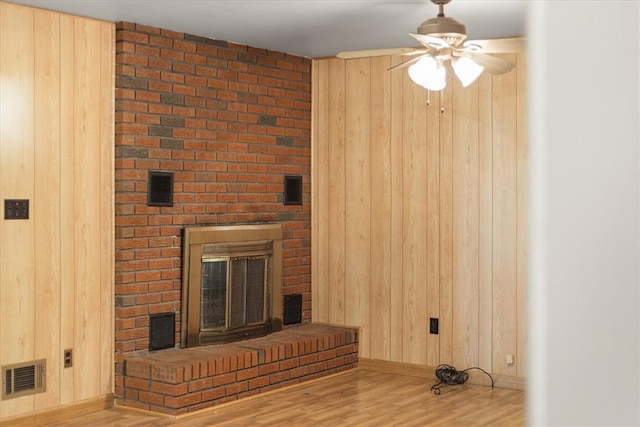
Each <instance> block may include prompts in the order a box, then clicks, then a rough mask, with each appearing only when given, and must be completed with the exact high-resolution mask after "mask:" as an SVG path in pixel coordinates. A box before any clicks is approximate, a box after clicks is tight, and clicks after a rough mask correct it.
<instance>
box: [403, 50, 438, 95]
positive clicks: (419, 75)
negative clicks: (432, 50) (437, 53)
mask: <svg viewBox="0 0 640 427" xmlns="http://www.w3.org/2000/svg"><path fill="white" fill-rule="evenodd" d="M409 77H411V80H413V81H414V82H415V83H417V84H419V85H420V86H422V87H424V88H425V89H428V90H432V91H438V90H442V89H444V87H445V86H446V85H447V78H446V77H447V71H446V70H445V68H444V67H443V66H442V64H438V62H437V61H436V60H435V59H433V58H432V57H431V56H423V57H422V58H420V59H419V60H418V61H416V63H415V64H413V65H411V66H410V67H409Z"/></svg>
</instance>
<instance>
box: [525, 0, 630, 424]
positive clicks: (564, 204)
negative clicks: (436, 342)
mask: <svg viewBox="0 0 640 427" xmlns="http://www.w3.org/2000/svg"><path fill="white" fill-rule="evenodd" d="M529 6H530V7H529V29H528V37H529V52H530V58H529V66H530V73H529V78H530V86H529V89H530V94H529V100H530V102H531V104H530V107H529V112H530V121H529V132H530V140H529V141H530V145H529V146H530V171H531V177H530V178H531V179H530V181H531V191H530V194H531V200H530V218H531V229H530V241H531V243H530V261H531V262H530V278H529V289H530V306H529V312H530V319H529V327H530V337H529V358H528V360H529V366H530V369H529V372H528V384H529V393H528V417H529V418H528V421H529V424H531V425H544V426H547V425H581V426H582V425H607V426H611V425H640V409H639V407H640V318H639V314H638V312H639V308H640V293H639V277H640V276H639V262H640V250H639V248H640V244H639V243H640V227H639V222H640V211H639V201H640V185H639V183H640V175H639V163H640V158H639V142H638V136H639V118H640V116H639V112H640V111H639V106H638V100H639V99H640V92H639V79H640V73H639V57H640V39H639V33H638V26H639V23H640V14H639V8H640V3H639V2H637V1H559V0H555V1H532V2H531V3H530V5H529Z"/></svg>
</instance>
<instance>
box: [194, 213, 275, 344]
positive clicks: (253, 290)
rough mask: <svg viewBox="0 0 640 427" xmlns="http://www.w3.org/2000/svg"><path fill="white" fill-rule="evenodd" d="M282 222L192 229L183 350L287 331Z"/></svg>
mask: <svg viewBox="0 0 640 427" xmlns="http://www.w3.org/2000/svg"><path fill="white" fill-rule="evenodd" d="M281 271H282V227H281V225H280V224H259V225H236V226H208V227H187V228H185V234H184V258H183V276H182V277H183V286H182V293H183V299H182V301H183V311H182V347H194V346H199V345H207V344H216V343H225V342H232V341H238V340H242V339H248V338H252V337H257V336H263V335H266V334H268V333H270V332H272V331H275V330H281V329H282V283H281V282H282V273H281Z"/></svg>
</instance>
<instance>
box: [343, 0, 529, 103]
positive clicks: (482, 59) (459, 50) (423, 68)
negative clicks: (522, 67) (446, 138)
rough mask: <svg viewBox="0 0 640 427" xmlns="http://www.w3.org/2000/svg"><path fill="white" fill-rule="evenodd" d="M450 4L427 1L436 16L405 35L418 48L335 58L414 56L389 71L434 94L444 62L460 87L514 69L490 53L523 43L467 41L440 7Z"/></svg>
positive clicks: (519, 39)
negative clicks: (405, 73)
mask: <svg viewBox="0 0 640 427" xmlns="http://www.w3.org/2000/svg"><path fill="white" fill-rule="evenodd" d="M450 1H451V0H431V2H432V3H434V4H436V5H437V6H438V8H439V12H438V15H437V16H436V17H434V18H429V19H427V20H426V21H424V22H423V23H422V24H420V26H419V27H418V29H417V31H416V33H409V35H411V36H412V37H413V38H415V39H416V40H417V41H418V42H420V44H421V45H422V47H420V48H397V49H374V50H361V51H349V52H340V53H338V54H337V55H336V56H337V57H338V58H342V59H351V58H363V57H372V56H384V55H411V56H414V58H412V59H409V60H408V61H405V62H403V63H401V64H399V65H396V66H394V67H391V68H390V69H395V68H405V67H409V76H410V77H411V79H412V80H413V81H414V82H416V83H418V84H419V85H421V86H423V87H425V88H426V89H429V90H434V91H437V90H441V89H444V87H445V85H446V69H445V68H444V62H445V61H448V60H451V64H452V67H453V70H454V73H455V74H456V76H457V77H458V79H459V80H460V82H461V83H462V85H463V86H464V87H466V86H468V85H470V84H471V83H473V82H474V81H475V80H476V79H477V78H478V77H479V76H480V74H481V73H482V72H483V71H487V72H488V73H491V74H503V73H506V72H508V71H510V70H511V69H512V68H513V67H514V66H515V64H514V63H513V62H511V61H507V60H505V59H502V58H498V57H496V56H493V55H491V54H493V53H507V52H518V51H521V50H522V49H523V48H524V44H525V40H524V38H523V37H510V38H501V39H486V40H467V31H466V27H465V25H464V24H463V23H462V22H460V21H458V20H457V19H455V18H452V17H449V16H445V14H444V5H446V4H448V3H449V2H450Z"/></svg>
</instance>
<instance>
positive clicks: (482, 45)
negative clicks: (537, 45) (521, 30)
mask: <svg viewBox="0 0 640 427" xmlns="http://www.w3.org/2000/svg"><path fill="white" fill-rule="evenodd" d="M462 46H463V48H464V49H465V50H467V51H477V52H481V53H510V52H523V51H524V48H525V38H524V37H509V38H503V39H487V40H467V41H466V42H464V43H463V44H462Z"/></svg>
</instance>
